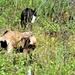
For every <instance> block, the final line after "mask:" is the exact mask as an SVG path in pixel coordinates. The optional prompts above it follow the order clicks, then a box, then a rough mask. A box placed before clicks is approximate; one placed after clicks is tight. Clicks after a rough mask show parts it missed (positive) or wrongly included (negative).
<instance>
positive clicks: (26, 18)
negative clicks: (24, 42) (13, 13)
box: [21, 8, 36, 30]
mask: <svg viewBox="0 0 75 75" xmlns="http://www.w3.org/2000/svg"><path fill="white" fill-rule="evenodd" d="M35 19H36V9H35V10H33V9H31V8H26V9H24V10H22V13H21V27H22V28H24V29H25V28H26V25H27V23H34V22H35ZM30 29H31V30H32V25H31V24H30Z"/></svg>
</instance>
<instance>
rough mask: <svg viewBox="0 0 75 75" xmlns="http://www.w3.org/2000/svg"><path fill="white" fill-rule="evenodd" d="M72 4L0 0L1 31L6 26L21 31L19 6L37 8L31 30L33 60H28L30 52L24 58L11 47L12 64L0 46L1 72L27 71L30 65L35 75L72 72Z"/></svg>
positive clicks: (8, 74) (49, 0)
mask: <svg viewBox="0 0 75 75" xmlns="http://www.w3.org/2000/svg"><path fill="white" fill-rule="evenodd" d="M74 5H75V1H74V0H0V35H2V33H3V32H4V31H6V30H7V29H12V30H18V31H21V32H23V31H24V30H23V29H22V28H21V25H20V15H21V12H22V10H23V9H24V8H26V7H30V8H32V9H35V8H37V19H36V22H35V23H34V24H33V30H32V32H33V33H34V34H35V36H36V39H37V47H36V49H35V50H34V51H33V52H32V59H33V63H32V64H29V63H28V61H29V60H30V58H29V55H27V59H25V58H24V57H23V55H22V53H20V54H16V53H15V50H14V57H13V58H14V64H12V62H11V58H10V57H9V56H8V54H7V50H5V49H2V48H0V75H27V73H28V68H29V67H30V66H31V69H32V71H33V72H34V75H75V60H74V59H75V6H74ZM70 16H71V17H72V16H73V20H72V19H71V17H70ZM69 18H70V20H69Z"/></svg>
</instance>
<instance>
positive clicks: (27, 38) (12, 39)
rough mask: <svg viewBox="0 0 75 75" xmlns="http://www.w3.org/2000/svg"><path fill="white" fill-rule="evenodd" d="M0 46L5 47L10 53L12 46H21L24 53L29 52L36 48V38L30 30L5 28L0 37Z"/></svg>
mask: <svg viewBox="0 0 75 75" xmlns="http://www.w3.org/2000/svg"><path fill="white" fill-rule="evenodd" d="M0 43H1V47H3V48H7V50H8V53H9V54H10V55H12V54H13V48H14V47H18V46H19V47H21V48H22V49H23V53H24V54H27V53H28V54H29V53H30V52H31V50H34V49H35V48H36V38H35V36H34V35H33V34H32V32H23V33H21V32H18V31H12V30H7V31H5V32H4V34H3V35H2V36H1V37H0Z"/></svg>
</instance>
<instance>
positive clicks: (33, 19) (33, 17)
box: [31, 15, 36, 23]
mask: <svg viewBox="0 0 75 75" xmlns="http://www.w3.org/2000/svg"><path fill="white" fill-rule="evenodd" d="M35 19H36V16H34V15H33V16H32V20H31V23H34V22H35Z"/></svg>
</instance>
